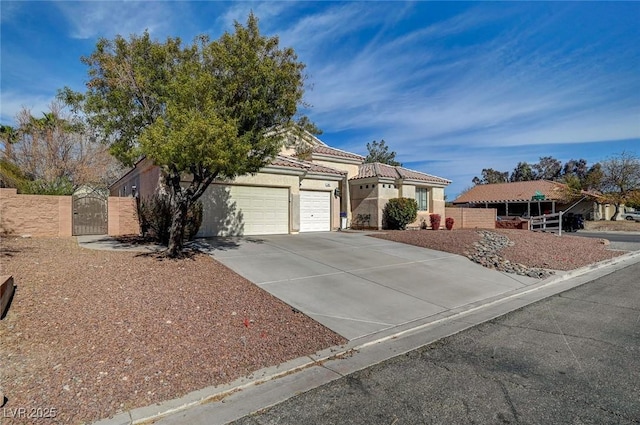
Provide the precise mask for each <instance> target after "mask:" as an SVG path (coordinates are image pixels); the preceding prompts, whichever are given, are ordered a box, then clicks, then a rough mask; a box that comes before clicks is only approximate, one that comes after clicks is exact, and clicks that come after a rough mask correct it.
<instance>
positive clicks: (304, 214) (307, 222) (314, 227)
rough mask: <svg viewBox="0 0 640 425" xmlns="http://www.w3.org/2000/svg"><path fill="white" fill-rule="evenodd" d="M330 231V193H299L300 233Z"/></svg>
mask: <svg viewBox="0 0 640 425" xmlns="http://www.w3.org/2000/svg"><path fill="white" fill-rule="evenodd" d="M330 230H331V193H330V192H315V191H309V190H302V191H300V231H301V232H328V231H330Z"/></svg>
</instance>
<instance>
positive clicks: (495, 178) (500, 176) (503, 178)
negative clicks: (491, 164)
mask: <svg viewBox="0 0 640 425" xmlns="http://www.w3.org/2000/svg"><path fill="white" fill-rule="evenodd" d="M471 181H472V182H473V184H475V185H479V184H496V183H507V182H508V181H509V172H508V171H505V172H502V171H497V170H494V169H493V168H483V169H482V178H480V177H477V176H476V177H474V178H473V179H472V180H471Z"/></svg>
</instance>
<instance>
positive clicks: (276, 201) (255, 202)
mask: <svg viewBox="0 0 640 425" xmlns="http://www.w3.org/2000/svg"><path fill="white" fill-rule="evenodd" d="M202 203H203V207H204V208H203V215H202V226H201V227H200V231H199V232H198V236H203V237H209V236H239V235H275V234H285V233H289V189H287V188H277V187H258V186H223V185H211V186H210V187H209V188H207V191H206V192H205V194H204V195H203V196H202Z"/></svg>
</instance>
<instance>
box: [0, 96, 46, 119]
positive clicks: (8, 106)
mask: <svg viewBox="0 0 640 425" xmlns="http://www.w3.org/2000/svg"><path fill="white" fill-rule="evenodd" d="M52 100H53V99H52V98H51V97H48V96H44V95H38V94H35V95H28V94H25V93H21V92H13V91H8V92H3V93H2V103H1V104H0V121H1V122H2V123H7V124H9V125H12V124H15V118H16V116H17V114H18V112H19V111H20V110H21V109H22V108H26V109H29V110H31V112H32V114H33V115H40V113H41V112H46V111H48V110H49V105H50V104H51V101H52Z"/></svg>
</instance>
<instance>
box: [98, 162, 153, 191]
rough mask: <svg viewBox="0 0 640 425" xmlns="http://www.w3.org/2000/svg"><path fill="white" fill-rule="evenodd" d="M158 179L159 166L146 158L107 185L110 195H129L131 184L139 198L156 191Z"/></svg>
mask: <svg viewBox="0 0 640 425" xmlns="http://www.w3.org/2000/svg"><path fill="white" fill-rule="evenodd" d="M159 179H160V168H159V167H157V166H155V165H153V162H151V161H150V160H148V159H146V158H145V159H143V160H142V161H140V162H139V163H138V164H136V167H135V168H133V169H132V170H131V171H129V173H127V174H126V175H124V176H123V177H122V178H121V179H120V180H118V181H117V182H115V183H114V184H113V185H112V186H111V187H109V195H110V196H131V195H132V188H133V186H135V187H136V192H137V193H138V195H139V196H140V197H141V198H143V199H144V198H147V197H149V196H151V195H153V193H154V192H155V191H156V189H157V187H158V181H159Z"/></svg>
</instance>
